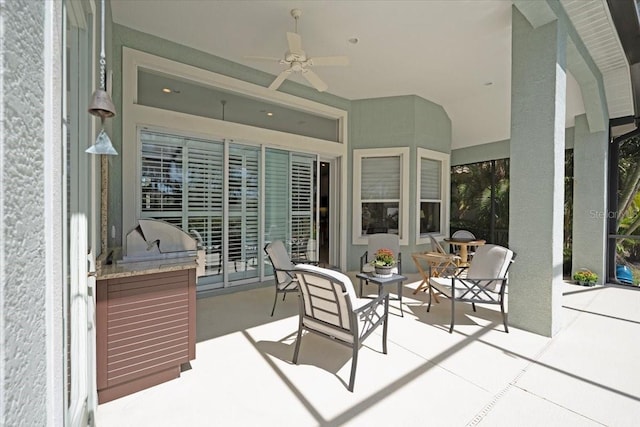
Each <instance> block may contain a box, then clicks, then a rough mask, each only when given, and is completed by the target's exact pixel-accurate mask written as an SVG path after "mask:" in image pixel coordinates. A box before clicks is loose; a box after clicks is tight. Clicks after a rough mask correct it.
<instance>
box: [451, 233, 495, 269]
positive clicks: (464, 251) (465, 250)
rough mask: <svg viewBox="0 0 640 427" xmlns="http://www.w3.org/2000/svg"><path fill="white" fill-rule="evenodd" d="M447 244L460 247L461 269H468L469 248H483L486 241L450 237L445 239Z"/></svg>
mask: <svg viewBox="0 0 640 427" xmlns="http://www.w3.org/2000/svg"><path fill="white" fill-rule="evenodd" d="M444 241H445V242H447V243H450V244H452V245H455V246H459V247H460V267H466V266H468V265H469V247H470V246H471V247H476V246H482V245H484V244H485V243H487V242H486V240H482V239H464V238H455V237H449V238H445V239H444Z"/></svg>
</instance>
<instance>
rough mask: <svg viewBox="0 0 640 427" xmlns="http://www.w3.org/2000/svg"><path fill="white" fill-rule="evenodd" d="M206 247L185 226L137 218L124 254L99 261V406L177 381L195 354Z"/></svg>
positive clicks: (97, 307) (97, 364) (97, 308)
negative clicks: (199, 286)
mask: <svg viewBox="0 0 640 427" xmlns="http://www.w3.org/2000/svg"><path fill="white" fill-rule="evenodd" d="M201 252H202V251H199V248H198V246H197V242H196V241H195V240H194V239H193V238H192V237H191V236H189V235H188V234H187V233H185V232H183V231H182V230H181V229H179V228H177V227H175V226H173V225H171V224H168V223H166V222H163V221H156V220H139V224H138V226H136V227H135V228H134V229H133V230H131V231H130V232H129V234H128V235H127V255H125V256H123V257H122V258H120V257H119V256H116V257H114V258H116V259H117V260H115V261H113V260H110V261H109V262H107V261H106V259H102V258H101V259H99V260H98V268H97V271H96V279H97V285H96V288H97V290H96V368H97V372H96V380H97V388H98V402H99V403H104V402H108V401H110V400H113V399H117V398H119V397H122V396H125V395H127V394H131V393H134V392H136V391H140V390H142V389H145V388H148V387H151V386H154V385H156V384H160V383H162V382H165V381H168V380H171V379H174V378H177V377H179V376H180V372H181V370H182V369H183V367H186V366H183V365H185V364H187V363H189V361H190V360H193V359H195V357H196V276H197V273H198V272H199V271H200V270H201V269H202V266H203V261H202V259H201V256H202V253H201ZM112 255H113V253H111V254H110V256H108V257H107V258H110V257H111V256H112ZM199 258H200V263H199V262H198V260H199Z"/></svg>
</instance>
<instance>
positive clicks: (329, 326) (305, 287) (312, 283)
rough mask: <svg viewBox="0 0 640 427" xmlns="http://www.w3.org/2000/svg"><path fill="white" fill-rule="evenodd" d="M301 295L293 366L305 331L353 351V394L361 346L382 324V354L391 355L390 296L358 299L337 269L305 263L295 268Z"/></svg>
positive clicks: (351, 384)
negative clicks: (389, 331)
mask: <svg viewBox="0 0 640 427" xmlns="http://www.w3.org/2000/svg"><path fill="white" fill-rule="evenodd" d="M294 272H295V276H296V279H297V281H298V289H299V292H300V299H299V305H300V321H299V325H298V335H297V338H296V347H295V351H294V353H293V363H295V364H297V363H298V354H299V352H300V343H301V341H302V331H303V330H306V331H308V332H312V333H314V334H318V335H320V336H323V337H325V338H328V339H331V340H333V341H335V342H337V343H340V344H343V345H346V346H348V347H351V348H352V352H353V356H352V360H351V375H350V377H349V386H348V388H349V391H351V392H352V391H353V386H354V382H355V377H356V367H357V365H358V350H359V349H360V345H361V343H362V342H363V341H364V340H365V339H366V338H367V337H368V336H369V335H370V334H371V333H372V332H373V331H374V330H375V329H376V328H377V327H378V326H380V325H382V352H383V353H384V354H387V318H388V315H389V295H388V294H387V293H384V294H382V295H380V296H378V297H377V298H375V299H373V300H372V299H363V298H358V297H357V296H356V292H355V289H354V288H353V283H352V282H351V280H350V279H349V277H347V276H346V275H344V274H342V273H340V272H339V271H336V270H330V269H327V268H322V267H317V266H314V265H308V264H301V265H297V266H296V267H295V270H294Z"/></svg>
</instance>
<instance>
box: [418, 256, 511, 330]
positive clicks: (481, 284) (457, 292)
mask: <svg viewBox="0 0 640 427" xmlns="http://www.w3.org/2000/svg"><path fill="white" fill-rule="evenodd" d="M515 258H516V254H515V252H514V253H513V256H512V257H511V259H510V260H509V264H508V265H507V268H506V270H505V273H504V276H503V277H487V278H475V277H474V278H468V277H463V276H464V273H465V271H466V270H467V269H468V267H467V266H465V267H459V268H458V270H457V271H456V273H455V275H453V276H451V277H450V279H451V290H450V295H448V293H449V292H448V291H446V290H444V289H439V288H438V284H437V283H436V284H434V283H432V282H431V281H429V289H430V290H431V289H432V288H434V289H435V290H436V291H438V292H439V293H440V294H441V295H443V296H446V297H448V298H449V299H450V300H451V323H450V326H449V333H452V332H453V327H454V325H455V304H456V301H457V302H466V303H471V307H472V308H473V311H474V312H475V311H476V304H492V305H499V306H500V312H501V314H502V323H503V325H504V330H505V332H506V333H509V327H508V325H507V313H506V312H505V306H504V295H505V290H506V288H507V284H508V279H509V278H508V273H509V268H510V267H511V265H512V264H513V262H514V260H515ZM472 262H473V261H472ZM492 287H495V288H496V289H491V288H492ZM431 296H432V292H429V304H428V305H427V312H429V311H430V310H431ZM436 300H437V297H436Z"/></svg>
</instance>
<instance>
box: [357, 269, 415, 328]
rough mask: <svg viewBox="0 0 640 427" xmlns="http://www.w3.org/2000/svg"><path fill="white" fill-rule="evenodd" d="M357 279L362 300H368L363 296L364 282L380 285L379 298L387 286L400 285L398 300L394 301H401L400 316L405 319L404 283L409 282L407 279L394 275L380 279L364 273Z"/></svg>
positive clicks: (369, 273) (374, 274)
mask: <svg viewBox="0 0 640 427" xmlns="http://www.w3.org/2000/svg"><path fill="white" fill-rule="evenodd" d="M356 277H357V278H358V279H360V298H367V297H363V296H362V284H363V282H371V283H374V284H376V285H378V296H379V295H381V294H382V288H383V287H384V286H385V285H393V284H394V283H395V284H397V285H398V290H397V295H398V298H395V299H394V301H400V315H401V316H402V317H404V311H403V310H402V282H404V281H405V280H407V278H406V277H405V276H403V275H401V274H395V273H394V274H392V275H391V277H380V276H378V275H376V273H374V272H373V271H372V272H363V273H358V274H356Z"/></svg>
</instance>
